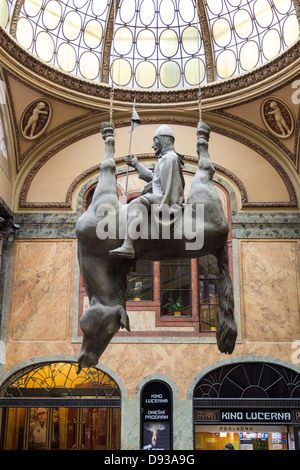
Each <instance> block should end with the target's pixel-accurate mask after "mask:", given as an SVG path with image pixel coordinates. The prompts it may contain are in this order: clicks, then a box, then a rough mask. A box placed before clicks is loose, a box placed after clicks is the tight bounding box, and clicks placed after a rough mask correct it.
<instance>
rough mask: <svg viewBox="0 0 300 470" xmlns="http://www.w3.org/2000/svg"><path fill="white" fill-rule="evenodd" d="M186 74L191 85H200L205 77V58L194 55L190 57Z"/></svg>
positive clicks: (185, 68)
mask: <svg viewBox="0 0 300 470" xmlns="http://www.w3.org/2000/svg"><path fill="white" fill-rule="evenodd" d="M184 76H185V79H186V81H187V82H188V83H189V85H192V86H194V85H199V83H202V82H203V80H204V77H205V65H204V62H203V60H201V59H198V58H196V57H194V58H193V59H189V60H188V61H187V62H186V64H185V67H184Z"/></svg>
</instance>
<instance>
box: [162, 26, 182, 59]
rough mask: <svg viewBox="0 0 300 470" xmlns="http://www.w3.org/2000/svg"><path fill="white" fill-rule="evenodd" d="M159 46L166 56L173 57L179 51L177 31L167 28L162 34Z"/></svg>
mask: <svg viewBox="0 0 300 470" xmlns="http://www.w3.org/2000/svg"><path fill="white" fill-rule="evenodd" d="M159 46H160V50H161V53H162V54H163V55H164V56H165V57H173V55H175V54H176V52H177V51H178V37H177V34H176V33H175V31H174V30H172V29H165V30H164V31H163V32H162V33H161V35H160V38H159Z"/></svg>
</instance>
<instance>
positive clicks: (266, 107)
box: [261, 96, 295, 139]
mask: <svg viewBox="0 0 300 470" xmlns="http://www.w3.org/2000/svg"><path fill="white" fill-rule="evenodd" d="M261 116H262V119H263V121H264V124H265V126H266V128H267V129H268V130H269V131H270V132H272V134H273V135H276V137H279V138H280V139H287V138H288V137H290V136H291V135H292V133H293V132H294V126H295V122H294V116H293V113H292V111H291V110H290V109H289V107H288V106H287V105H286V104H285V103H284V102H283V101H281V100H280V99H278V98H277V97H276V98H275V97H274V96H270V97H269V98H267V99H265V100H264V101H263V102H262V104H261Z"/></svg>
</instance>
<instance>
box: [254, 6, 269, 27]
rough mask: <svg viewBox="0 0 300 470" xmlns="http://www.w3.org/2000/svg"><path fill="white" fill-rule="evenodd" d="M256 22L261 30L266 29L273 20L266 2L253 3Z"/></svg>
mask: <svg viewBox="0 0 300 470" xmlns="http://www.w3.org/2000/svg"><path fill="white" fill-rule="evenodd" d="M254 14H255V18H256V21H257V22H258V24H259V26H261V27H262V28H268V26H270V25H271V23H272V20H273V11H272V8H271V5H270V3H269V2H268V0H256V2H255V3H254Z"/></svg>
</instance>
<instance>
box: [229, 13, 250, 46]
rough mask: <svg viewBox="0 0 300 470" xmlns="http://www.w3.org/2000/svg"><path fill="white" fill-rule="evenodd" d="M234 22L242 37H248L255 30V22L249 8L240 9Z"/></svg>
mask: <svg viewBox="0 0 300 470" xmlns="http://www.w3.org/2000/svg"><path fill="white" fill-rule="evenodd" d="M233 23H234V27H235V31H236V33H237V35H238V36H239V37H240V38H242V39H246V38H248V37H249V36H250V35H251V33H252V31H253V23H252V18H251V16H250V13H249V12H248V11H247V10H244V9H242V10H238V11H237V12H236V13H235V15H234V18H233Z"/></svg>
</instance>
